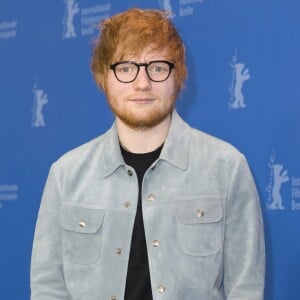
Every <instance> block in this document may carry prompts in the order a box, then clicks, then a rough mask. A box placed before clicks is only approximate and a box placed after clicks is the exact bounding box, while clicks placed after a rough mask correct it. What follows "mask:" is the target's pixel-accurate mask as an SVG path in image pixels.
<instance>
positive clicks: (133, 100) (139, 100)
mask: <svg viewBox="0 0 300 300" xmlns="http://www.w3.org/2000/svg"><path fill="white" fill-rule="evenodd" d="M129 101H132V102H135V103H140V104H146V103H150V102H153V101H154V99H153V98H134V99H130V100H129Z"/></svg>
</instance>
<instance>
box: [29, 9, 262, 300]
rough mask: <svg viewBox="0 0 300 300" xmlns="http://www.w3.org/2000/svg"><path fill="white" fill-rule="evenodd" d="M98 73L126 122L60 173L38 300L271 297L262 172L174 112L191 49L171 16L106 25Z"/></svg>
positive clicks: (52, 188) (153, 13)
mask: <svg viewBox="0 0 300 300" xmlns="http://www.w3.org/2000/svg"><path fill="white" fill-rule="evenodd" d="M92 71H93V74H94V77H95V79H96V82H97V84H98V85H99V87H100V88H101V89H102V90H103V91H104V93H105V95H106V97H107V100H108V103H109V105H110V107H111V109H112V111H113V112H114V114H115V116H116V120H115V123H114V125H113V126H112V128H111V129H110V130H108V131H107V132H106V133H105V134H104V135H102V136H100V137H98V138H96V139H95V140H93V141H91V142H89V143H87V144H85V145H83V146H81V147H79V148H77V149H75V150H73V151H71V152H69V153H67V154H66V155H64V156H63V157H62V158H60V159H59V160H58V161H57V162H56V163H54V164H53V166H52V168H51V170H50V173H49V177H48V180H47V184H46V187H45V190H44V195H43V199H42V203H41V208H40V212H39V216H38V222H37V227H36V232H35V240H34V247H33V254H32V266H31V289H32V293H31V299H32V300H48V299H49V300H55V299H73V300H106V299H107V300H109V299H110V300H116V299H126V300H136V299H139V300H141V299H142V300H149V299H165V300H177V299H178V300H195V299H199V300H200V299H203V300H219V299H228V300H229V299H232V300H233V299H239V300H241V299H245V300H251V299H252V300H254V299H255V300H259V299H263V289H264V240H263V232H262V231H263V226H262V220H261V213H260V207H259V199H258V196H257V192H256V189H255V185H254V182H253V179H252V176H251V174H250V171H249V168H248V166H247V163H246V160H245V159H244V157H243V155H242V154H240V153H239V152H238V151H237V150H236V149H235V148H233V147H232V146H230V145H228V144H227V143H225V142H223V141H220V140H218V139H216V138H213V137H211V136H208V135H206V134H204V133H202V132H200V131H198V130H195V129H192V128H191V127H189V126H188V125H187V124H186V123H185V122H184V121H183V120H182V119H181V118H180V117H179V116H178V114H177V113H176V111H175V110H174V105H175V101H176V97H177V95H178V93H179V92H180V91H181V89H182V87H183V84H184V81H185V79H186V66H185V51H184V45H183V43H182V41H181V39H180V37H179V35H178V33H177V31H176V29H175V27H174V26H173V25H172V24H171V22H170V21H169V20H168V18H167V15H166V13H164V12H162V11H158V10H141V9H130V10H128V11H126V12H123V13H121V14H118V15H116V16H113V17H111V18H110V19H107V20H105V21H103V22H102V26H101V36H100V38H99V40H98V41H97V44H96V46H95V50H94V54H93V59H92Z"/></svg>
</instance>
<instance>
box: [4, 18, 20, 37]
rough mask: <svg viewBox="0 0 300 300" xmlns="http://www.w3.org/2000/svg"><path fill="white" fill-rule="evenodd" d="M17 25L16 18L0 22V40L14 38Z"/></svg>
mask: <svg viewBox="0 0 300 300" xmlns="http://www.w3.org/2000/svg"><path fill="white" fill-rule="evenodd" d="M17 26H18V23H17V21H16V20H13V21H9V22H0V40H9V39H14V38H15V37H16V35H17Z"/></svg>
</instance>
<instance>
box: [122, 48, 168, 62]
mask: <svg viewBox="0 0 300 300" xmlns="http://www.w3.org/2000/svg"><path fill="white" fill-rule="evenodd" d="M168 58H169V51H168V49H167V48H157V47H155V48H153V47H151V46H148V47H146V48H144V49H142V50H141V51H139V52H135V53H132V52H131V53H130V52H128V53H123V55H121V56H120V57H119V58H117V60H131V61H136V62H139V63H143V62H149V61H151V60H160V59H168Z"/></svg>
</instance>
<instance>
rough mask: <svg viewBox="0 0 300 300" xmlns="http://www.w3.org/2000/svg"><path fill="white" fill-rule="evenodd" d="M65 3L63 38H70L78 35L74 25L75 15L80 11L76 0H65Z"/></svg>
mask: <svg viewBox="0 0 300 300" xmlns="http://www.w3.org/2000/svg"><path fill="white" fill-rule="evenodd" d="M64 3H65V17H64V20H63V24H64V32H63V38H64V39H69V38H73V37H76V32H75V27H74V17H75V15H76V14H78V13H79V6H78V3H77V2H75V0H64Z"/></svg>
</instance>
